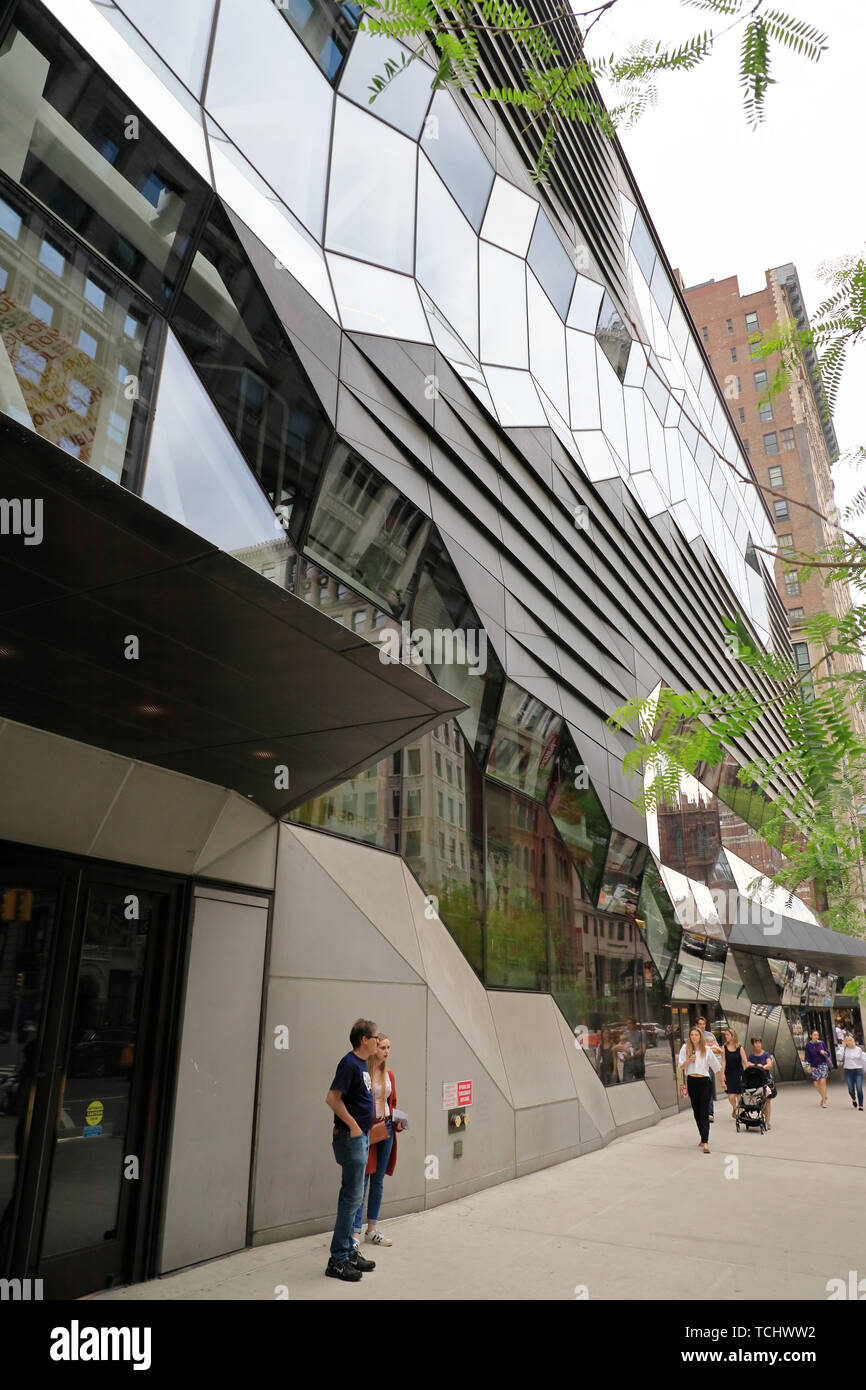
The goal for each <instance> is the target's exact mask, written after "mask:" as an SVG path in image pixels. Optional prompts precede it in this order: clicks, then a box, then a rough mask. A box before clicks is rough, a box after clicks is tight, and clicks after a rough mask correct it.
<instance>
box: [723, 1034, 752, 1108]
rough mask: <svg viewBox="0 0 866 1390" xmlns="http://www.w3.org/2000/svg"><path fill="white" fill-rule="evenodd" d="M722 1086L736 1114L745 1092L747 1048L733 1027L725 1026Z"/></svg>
mask: <svg viewBox="0 0 866 1390" xmlns="http://www.w3.org/2000/svg"><path fill="white" fill-rule="evenodd" d="M722 1038H723V1041H724V1046H723V1047H722V1087H723V1089H724V1090H725V1091H727V1093H728V1100H729V1101H730V1102H731V1114H732V1115H734V1116H736V1113H737V1105H738V1104H739V1100H740V1096H741V1095H742V1094H743V1068H744V1067H745V1066H747V1065H748V1064H747V1062H746V1050H745V1048H743V1047H741V1046H740V1039H739V1036H738V1034H737V1032H736V1031H735V1029H733V1028H725V1029H724V1031H723V1033H722Z"/></svg>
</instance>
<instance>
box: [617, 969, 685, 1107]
mask: <svg viewBox="0 0 866 1390" xmlns="http://www.w3.org/2000/svg"><path fill="white" fill-rule="evenodd" d="M634 981H635V1015H636V1020H635V1019H633V1020H631V1022H629V1021H628V1020H627V1021H626V1033H625V1041H626V1044H627V1045H628V1047H629V1049H630V1052H631V1056H630V1057H627V1058H626V1059H625V1061H624V1063H623V1072H624V1075H623V1080H631V1081H645V1082H646V1083H647V1085H648V1086H649V1088H650V1090H651V1092H652V1094H653V1098H654V1100H655V1102H656V1104H657V1105H658V1106H659V1107H660V1109H663V1110H664V1109H667V1108H668V1107H669V1106H673V1105H676V1102H677V1081H676V1056H675V1054H674V1045H673V1028H672V1025H671V1011H670V1008H669V1006H668V1003H667V996H666V993H665V988H664V985H663V983H662V979H661V976H660V975H659V972H658V971H657V970H656V968H655V965H654V964H653V962H652V960H651V959H650V956H649V953H648V952H647V949H646V946H645V945H644V943H643V942H641V943H640V944H639V946H637V947H636V950H635V967H634ZM635 1023H636V1026H635Z"/></svg>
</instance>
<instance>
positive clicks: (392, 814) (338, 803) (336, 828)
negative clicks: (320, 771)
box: [287, 757, 400, 853]
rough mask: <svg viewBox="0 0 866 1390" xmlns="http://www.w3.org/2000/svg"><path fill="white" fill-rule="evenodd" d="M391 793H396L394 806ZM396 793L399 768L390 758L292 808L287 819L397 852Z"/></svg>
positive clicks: (398, 817)
mask: <svg viewBox="0 0 866 1390" xmlns="http://www.w3.org/2000/svg"><path fill="white" fill-rule="evenodd" d="M394 792H397V793H398V800H397V802H396V803H395V801H394ZM399 792H400V771H399V767H398V768H397V770H395V764H394V758H393V757H390V758H383V760H382V761H381V762H380V763H376V764H375V765H374V766H373V767H368V768H367V769H366V771H365V772H359V773H358V775H357V776H356V777H351V778H349V780H348V781H347V782H341V783H340V785H339V786H337V787H332V789H331V790H330V791H327V792H323V793H322V795H321V796H316V797H313V798H312V799H311V800H310V801H305V802H304V804H303V806H297V807H295V809H294V810H293V811H290V812H289V815H288V817H287V819H288V820H290V821H294V822H295V823H296V824H297V825H309V826H311V827H312V828H313V829H315V830H330V831H333V833H334V834H336V835H345V836H346V837H347V838H348V839H351V840H361V841H363V843H364V844H367V845H375V846H376V847H377V848H378V849H389V850H394V851H395V852H397V853H399V850H400V812H399V804H400V803H399Z"/></svg>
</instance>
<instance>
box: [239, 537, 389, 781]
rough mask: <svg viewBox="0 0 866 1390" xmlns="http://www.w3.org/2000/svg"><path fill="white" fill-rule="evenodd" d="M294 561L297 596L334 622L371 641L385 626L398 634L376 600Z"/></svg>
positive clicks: (311, 565) (310, 565)
mask: <svg viewBox="0 0 866 1390" xmlns="http://www.w3.org/2000/svg"><path fill="white" fill-rule="evenodd" d="M241 558H245V557H241ZM247 563H249V561H247ZM295 565H296V569H297V574H298V578H297V581H296V582H295V584H294V588H295V592H296V593H297V595H298V597H299V598H302V599H303V600H304V601H305V602H306V603H309V604H312V605H313V606H314V607H315V608H318V609H319V610H320V611H321V612H323V613H327V615H328V617H329V618H333V620H334V622H337V623H340V624H341V625H342V626H343V627H347V628H351V629H352V631H353V632H356V633H358V635H359V636H360V637H366V638H367V640H368V641H369V642H377V643H378V642H379V641H380V640H381V634H382V631H383V629H388V630H389V631H391V632H394V633H396V634H399V627H398V624H397V623H396V622H395V621H394V619H393V618H389V617H388V615H387V613H382V612H381V610H380V609H378V608H377V607H376V605H375V604H373V603H370V602H368V601H367V600H366V599H364V598H363V597H362V596H361V595H360V594H356V593H354V592H353V591H352V590H351V589H349V588H348V587H347V586H346V585H345V584H338V583H337V581H336V580H335V579H332V577H331V576H330V575H329V574H328V573H327V572H326V571H325V570H323V569H320V568H319V566H318V565H315V564H314V563H313V561H312V560H306V559H301V560H297V558H295ZM287 582H288V581H287ZM393 770H394V772H395V773H399V771H400V754H399V753H395V754H394V769H393Z"/></svg>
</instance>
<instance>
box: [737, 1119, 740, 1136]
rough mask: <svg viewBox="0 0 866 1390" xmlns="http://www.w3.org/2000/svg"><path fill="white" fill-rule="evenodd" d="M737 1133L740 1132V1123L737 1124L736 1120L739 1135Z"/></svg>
mask: <svg viewBox="0 0 866 1390" xmlns="http://www.w3.org/2000/svg"><path fill="white" fill-rule="evenodd" d="M739 1132H740V1122H739V1120H737V1133H738V1134H739Z"/></svg>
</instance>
